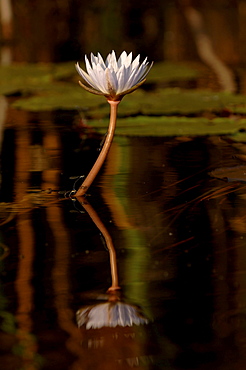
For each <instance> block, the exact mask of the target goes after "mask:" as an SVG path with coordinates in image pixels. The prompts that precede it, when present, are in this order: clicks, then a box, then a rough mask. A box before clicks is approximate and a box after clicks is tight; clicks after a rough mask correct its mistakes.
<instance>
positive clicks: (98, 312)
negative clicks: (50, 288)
mask: <svg viewBox="0 0 246 370" xmlns="http://www.w3.org/2000/svg"><path fill="white" fill-rule="evenodd" d="M76 318H77V324H78V326H79V327H81V326H83V325H85V327H86V329H100V328H102V327H111V328H115V327H116V326H123V327H125V326H133V325H143V324H148V320H147V319H146V318H145V317H144V316H143V315H142V314H141V312H140V311H139V309H138V307H136V306H132V305H129V304H126V303H124V302H119V301H118V302H106V303H100V304H97V305H94V306H87V307H85V308H81V309H80V310H78V311H77V314H76Z"/></svg>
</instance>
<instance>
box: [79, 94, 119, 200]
mask: <svg viewBox="0 0 246 370" xmlns="http://www.w3.org/2000/svg"><path fill="white" fill-rule="evenodd" d="M108 103H109V104H110V120H109V127H108V133H107V136H106V140H105V142H104V144H103V147H102V150H101V152H100V154H99V156H98V158H97V160H96V162H95V164H94V166H93V167H92V169H91V170H90V172H89V174H88V175H87V177H86V179H85V180H84V182H83V184H82V185H81V186H80V188H79V189H78V191H77V192H76V194H75V196H76V197H81V196H83V195H84V194H85V193H86V192H87V190H88V189H89V187H90V186H91V184H92V182H93V181H94V179H95V177H96V176H97V174H98V172H99V171H100V169H101V167H102V165H103V163H104V161H105V159H106V157H107V154H108V152H109V149H110V146H111V144H112V141H113V138H114V132H115V127H116V119H117V110H118V105H119V103H120V101H112V100H108Z"/></svg>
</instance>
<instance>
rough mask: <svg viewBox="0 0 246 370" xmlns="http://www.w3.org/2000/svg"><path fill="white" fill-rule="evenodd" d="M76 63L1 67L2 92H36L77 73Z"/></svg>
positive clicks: (5, 93)
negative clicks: (57, 80)
mask: <svg viewBox="0 0 246 370" xmlns="http://www.w3.org/2000/svg"><path fill="white" fill-rule="evenodd" d="M75 74H76V72H75V68H74V63H73V62H69V63H60V64H25V63H18V64H12V65H9V66H1V67H0V94H2V95H11V94H16V93H23V92H24V93H26V92H34V91H37V90H39V89H40V88H42V87H43V86H47V85H48V84H51V83H52V81H54V80H56V79H61V78H68V77H71V76H72V75H75Z"/></svg>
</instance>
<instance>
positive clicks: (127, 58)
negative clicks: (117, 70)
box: [124, 52, 132, 67]
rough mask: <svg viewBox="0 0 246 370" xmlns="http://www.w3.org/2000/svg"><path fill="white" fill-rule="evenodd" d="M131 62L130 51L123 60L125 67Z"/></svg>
mask: <svg viewBox="0 0 246 370" xmlns="http://www.w3.org/2000/svg"><path fill="white" fill-rule="evenodd" d="M131 62H132V52H131V53H130V54H129V55H128V56H127V57H126V59H125V62H124V65H125V67H129V65H130V64H131Z"/></svg>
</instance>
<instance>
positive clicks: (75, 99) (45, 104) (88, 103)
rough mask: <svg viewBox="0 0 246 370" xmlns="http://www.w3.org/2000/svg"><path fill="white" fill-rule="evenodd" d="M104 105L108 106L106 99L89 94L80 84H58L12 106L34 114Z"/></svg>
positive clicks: (45, 87)
mask: <svg viewBox="0 0 246 370" xmlns="http://www.w3.org/2000/svg"><path fill="white" fill-rule="evenodd" d="M103 103H104V104H107V105H108V103H107V101H106V99H105V98H104V97H101V96H98V95H93V94H89V93H88V92H86V91H85V90H83V89H82V88H81V87H80V86H79V85H78V84H70V83H62V82H60V83H59V82H56V83H53V84H52V85H48V86H43V87H42V88H41V87H40V89H39V91H38V92H37V91H36V95H35V96H31V97H29V98H22V99H18V100H16V101H15V102H14V103H13V104H12V106H13V107H14V108H17V109H24V110H28V111H34V112H39V111H50V110H54V109H55V110H60V109H61V110H77V109H78V110H85V111H86V110H88V109H89V108H92V107H98V106H100V104H103ZM108 109H109V108H108Z"/></svg>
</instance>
